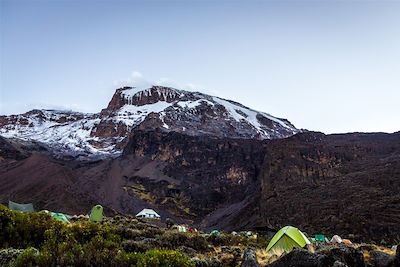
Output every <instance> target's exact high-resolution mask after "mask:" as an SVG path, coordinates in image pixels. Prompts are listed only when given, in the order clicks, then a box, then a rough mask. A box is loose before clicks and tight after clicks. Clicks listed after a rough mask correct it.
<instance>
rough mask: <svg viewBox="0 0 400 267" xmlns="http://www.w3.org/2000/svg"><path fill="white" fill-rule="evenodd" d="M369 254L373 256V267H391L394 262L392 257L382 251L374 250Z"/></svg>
mask: <svg viewBox="0 0 400 267" xmlns="http://www.w3.org/2000/svg"><path fill="white" fill-rule="evenodd" d="M369 254H370V256H371V265H372V266H373V267H386V266H390V265H391V263H392V262H393V260H394V258H393V257H392V256H390V255H389V254H386V253H385V252H382V251H376V250H373V251H371V252H370V253H369Z"/></svg>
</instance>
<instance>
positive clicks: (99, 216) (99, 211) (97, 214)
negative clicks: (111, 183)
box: [89, 205, 103, 222]
mask: <svg viewBox="0 0 400 267" xmlns="http://www.w3.org/2000/svg"><path fill="white" fill-rule="evenodd" d="M89 219H90V221H91V222H101V221H102V220H103V207H102V206H101V205H96V206H94V207H93V208H92V211H91V212H90V216H89Z"/></svg>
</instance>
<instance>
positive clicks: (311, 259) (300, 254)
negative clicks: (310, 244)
mask: <svg viewBox="0 0 400 267" xmlns="http://www.w3.org/2000/svg"><path fill="white" fill-rule="evenodd" d="M332 264H333V261H332V262H330V261H329V259H328V257H327V256H325V255H323V254H318V253H310V252H308V251H307V250H304V249H294V250H293V251H292V252H290V253H289V254H286V255H284V256H283V257H281V258H280V259H278V260H277V261H275V262H273V263H272V264H270V265H268V267H290V266H293V267H294V266H302V267H326V266H332ZM337 266H340V265H337Z"/></svg>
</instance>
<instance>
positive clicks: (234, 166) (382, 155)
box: [0, 130, 400, 242]
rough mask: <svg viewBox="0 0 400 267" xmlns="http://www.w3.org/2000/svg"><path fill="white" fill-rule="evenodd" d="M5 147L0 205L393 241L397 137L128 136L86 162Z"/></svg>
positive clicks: (399, 205) (398, 203)
mask: <svg viewBox="0 0 400 267" xmlns="http://www.w3.org/2000/svg"><path fill="white" fill-rule="evenodd" d="M5 143H9V142H8V141H6V140H4V139H3V140H2V142H1V146H2V149H1V153H2V154H1V155H0V156H1V157H2V158H3V159H2V160H1V162H0V179H1V183H0V197H1V200H2V201H3V202H4V201H6V200H8V198H10V197H12V198H13V199H14V200H16V201H20V202H28V201H29V202H34V203H35V205H36V206H37V207H38V208H47V209H52V210H59V211H65V212H70V213H82V212H86V211H88V210H89V208H90V206H91V205H93V204H95V203H101V204H102V205H104V206H105V207H106V208H107V211H108V212H111V211H116V212H122V213H131V214H132V213H135V212H138V211H140V209H142V208H143V207H146V206H150V207H153V208H155V209H157V211H159V212H160V213H161V215H162V216H163V217H164V218H165V217H171V218H174V219H176V220H182V221H188V222H193V223H195V224H197V225H200V226H202V227H203V228H209V229H211V228H220V229H225V230H232V229H235V230H237V229H260V230H267V229H277V228H279V227H281V226H284V225H287V224H292V225H296V226H298V227H300V228H301V229H303V230H304V231H306V232H308V233H310V234H313V233H316V232H324V233H326V234H329V235H333V234H336V233H338V234H343V235H347V236H350V237H352V238H353V239H354V240H368V241H369V240H374V241H377V242H381V241H382V240H384V241H392V242H394V241H399V240H400V236H399V234H398V233H400V226H399V224H398V222H399V221H400V215H399V214H400V193H399V192H400V133H394V134H383V133H376V134H358V133H354V134H340V135H324V134H321V133H314V132H308V133H302V134H298V135H295V136H293V137H290V138H287V139H280V140H249V139H247V140H243V139H216V138H210V137H205V136H188V135H184V134H180V133H176V132H170V133H166V132H164V131H158V130H155V131H134V132H133V133H132V135H131V137H130V139H129V142H128V144H127V145H126V147H125V150H124V153H123V155H122V156H121V157H118V158H116V159H108V160H98V161H86V162H85V161H77V160H62V159H54V158H52V157H51V156H49V155H47V154H46V153H44V152H43V151H41V152H37V151H30V152H29V153H28V152H26V151H24V153H25V154H26V156H25V158H23V159H19V158H18V159H16V158H11V159H10V158H7V157H6V156H5V155H4V154H7V155H8V154H9V153H13V152H12V149H8V150H7V151H8V152H7V151H6V150H4V149H3V147H5V145H4V144H5ZM4 151H6V152H4ZM10 151H11V152H10ZM32 188H34V189H32ZM40 188H42V189H40ZM46 194H50V195H46Z"/></svg>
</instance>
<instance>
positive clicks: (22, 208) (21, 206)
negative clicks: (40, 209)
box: [8, 200, 35, 212]
mask: <svg viewBox="0 0 400 267" xmlns="http://www.w3.org/2000/svg"><path fill="white" fill-rule="evenodd" d="M8 208H9V209H10V210H17V211H22V212H28V211H35V210H34V209H33V204H32V203H28V204H19V203H16V202H13V201H11V200H9V201H8Z"/></svg>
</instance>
